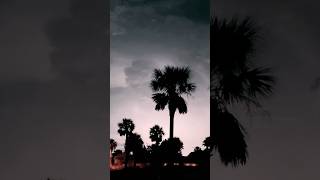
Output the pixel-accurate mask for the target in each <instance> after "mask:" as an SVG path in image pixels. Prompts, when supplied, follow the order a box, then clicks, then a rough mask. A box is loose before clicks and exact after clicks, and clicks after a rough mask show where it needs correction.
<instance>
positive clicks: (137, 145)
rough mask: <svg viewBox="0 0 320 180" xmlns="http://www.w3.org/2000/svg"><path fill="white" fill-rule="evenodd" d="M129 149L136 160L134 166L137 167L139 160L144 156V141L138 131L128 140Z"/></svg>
mask: <svg viewBox="0 0 320 180" xmlns="http://www.w3.org/2000/svg"><path fill="white" fill-rule="evenodd" d="M126 146H127V150H128V151H129V152H130V153H132V154H131V156H132V157H133V160H134V167H136V162H137V160H141V159H142V158H143V155H144V154H143V151H144V142H143V140H142V138H141V136H140V135H139V134H137V133H132V134H131V135H130V136H129V138H128V141H127V145H126Z"/></svg>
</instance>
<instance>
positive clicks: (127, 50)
mask: <svg viewBox="0 0 320 180" xmlns="http://www.w3.org/2000/svg"><path fill="white" fill-rule="evenodd" d="M209 12H210V10H209V1H200V2H195V1H188V0H180V1H171V0H165V1H157V0H152V1H150V0H148V1H144V0H139V1H138V0H130V1H127V2H126V3H120V1H116V0H114V1H112V4H111V16H110V18H111V37H110V47H111V48H110V57H111V62H110V63H111V66H110V71H111V73H110V85H111V93H110V98H111V101H110V103H111V109H110V110H111V113H110V136H111V138H114V139H116V140H117V141H118V143H119V145H121V146H123V143H124V137H121V138H120V136H119V134H118V133H117V130H118V126H117V124H118V123H119V122H121V121H122V119H123V118H131V119H132V120H133V121H134V123H135V125H136V130H135V132H137V133H138V134H141V136H142V138H143V140H144V142H145V144H146V145H151V141H150V139H149V129H150V128H151V127H152V126H154V125H155V124H158V125H160V126H161V127H163V130H164V131H165V138H168V136H169V112H168V110H167V109H165V110H164V111H160V112H159V111H155V110H154V108H155V103H154V102H153V101H152V99H151V96H152V91H151V89H150V85H149V84H150V81H151V79H152V72H153V70H154V69H155V68H163V67H164V66H165V65H172V66H189V67H190V69H191V71H192V74H191V75H192V77H191V78H192V79H191V80H192V81H193V82H194V83H195V84H196V85H197V89H196V92H195V93H194V94H193V95H192V96H191V97H186V101H187V104H188V109H189V112H188V113H187V114H186V115H180V114H178V112H177V113H176V115H175V125H174V136H176V137H179V138H180V139H181V140H182V142H183V143H184V149H183V154H184V155H188V153H190V152H191V151H193V149H194V148H195V147H196V146H200V147H201V146H202V141H203V140H204V139H205V138H206V137H207V136H209V123H210V122H209V121H210V120H209V117H210V115H209V107H210V105H209V37H210V36H209ZM121 146H120V147H121Z"/></svg>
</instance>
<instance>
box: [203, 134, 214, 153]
mask: <svg viewBox="0 0 320 180" xmlns="http://www.w3.org/2000/svg"><path fill="white" fill-rule="evenodd" d="M212 144H213V142H212V137H206V139H205V140H204V141H203V144H202V145H203V146H204V147H205V150H206V151H211V150H212Z"/></svg>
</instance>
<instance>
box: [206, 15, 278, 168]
mask: <svg viewBox="0 0 320 180" xmlns="http://www.w3.org/2000/svg"><path fill="white" fill-rule="evenodd" d="M210 35H211V37H210V38H211V39H210V59H211V63H210V73H211V74H210V78H211V79H210V81H211V83H210V89H211V92H210V118H211V128H210V136H211V140H208V141H210V142H211V147H210V148H213V149H214V150H217V151H218V152H219V155H220V158H221V161H222V162H223V163H224V164H225V165H229V164H232V165H233V166H237V165H240V164H241V165H244V164H245V163H246V161H247V158H248V152H247V143H246V141H245V134H246V132H245V130H244V128H243V127H242V125H241V124H240V123H239V121H238V119H237V118H236V117H235V116H234V115H233V114H232V113H231V112H230V110H229V106H230V105H234V104H245V105H246V106H247V107H248V108H250V107H251V106H253V107H260V106H261V105H260V103H259V101H258V100H259V98H260V97H266V96H269V95H270V94H271V93H272V88H273V84H274V78H273V76H271V75H270V72H271V71H270V69H269V68H265V67H259V66H256V63H254V62H253V56H254V53H255V52H256V41H257V39H258V38H259V31H258V28H257V26H256V25H255V24H254V23H253V21H252V20H251V19H250V18H246V19H244V20H240V19H236V18H234V19H231V20H225V19H223V20H221V19H218V18H217V17H214V18H213V19H212V22H211V25H210ZM206 144H207V143H206Z"/></svg>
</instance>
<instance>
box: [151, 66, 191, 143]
mask: <svg viewBox="0 0 320 180" xmlns="http://www.w3.org/2000/svg"><path fill="white" fill-rule="evenodd" d="M150 85H151V88H152V90H153V92H154V94H153V95H152V99H153V101H154V102H155V103H156V107H155V109H156V110H157V111H159V110H163V109H164V108H165V107H166V106H167V105H168V109H169V116H170V136H169V138H170V139H172V138H173V122H174V114H175V112H176V110H177V109H178V111H179V113H180V114H184V113H187V111H188V110H187V104H186V101H185V100H184V98H183V97H182V95H190V94H191V93H192V92H194V91H195V89H196V86H195V84H194V83H191V82H190V69H189V68H188V67H172V66H166V67H165V68H164V69H163V70H160V69H155V70H154V72H153V79H152V81H151V84H150Z"/></svg>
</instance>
